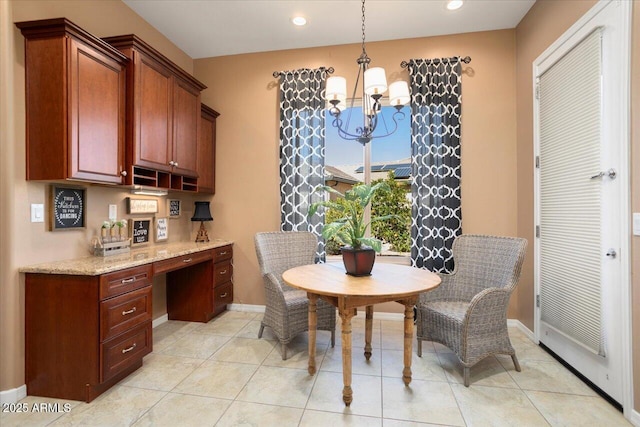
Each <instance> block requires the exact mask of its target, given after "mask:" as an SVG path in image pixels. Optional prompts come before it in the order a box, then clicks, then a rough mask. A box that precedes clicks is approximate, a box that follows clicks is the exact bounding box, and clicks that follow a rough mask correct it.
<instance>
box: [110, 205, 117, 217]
mask: <svg viewBox="0 0 640 427" xmlns="http://www.w3.org/2000/svg"><path fill="white" fill-rule="evenodd" d="M117 219H118V205H109V221H115V220H117Z"/></svg>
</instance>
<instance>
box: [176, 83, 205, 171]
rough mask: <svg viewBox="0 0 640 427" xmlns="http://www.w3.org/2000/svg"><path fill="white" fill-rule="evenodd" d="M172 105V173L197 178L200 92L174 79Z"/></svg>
mask: <svg viewBox="0 0 640 427" xmlns="http://www.w3.org/2000/svg"><path fill="white" fill-rule="evenodd" d="M173 104H174V105H173V162H174V164H173V172H175V173H177V174H179V175H187V176H194V177H197V176H198V173H197V171H196V170H197V168H198V156H197V150H198V135H199V133H200V130H199V126H200V91H199V90H198V89H195V88H193V87H192V86H191V85H189V84H187V83H186V82H184V81H182V80H181V79H179V78H176V79H175V85H174V92H173Z"/></svg>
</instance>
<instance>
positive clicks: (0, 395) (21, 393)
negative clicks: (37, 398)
mask: <svg viewBox="0 0 640 427" xmlns="http://www.w3.org/2000/svg"><path fill="white" fill-rule="evenodd" d="M25 397H27V385H26V384H22V385H21V386H20V387H18V388H12V389H11V390H3V391H0V403H18V402H19V401H21V400H22V399H24V398H25Z"/></svg>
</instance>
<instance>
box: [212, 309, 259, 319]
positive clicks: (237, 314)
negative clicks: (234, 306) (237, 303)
mask: <svg viewBox="0 0 640 427" xmlns="http://www.w3.org/2000/svg"><path fill="white" fill-rule="evenodd" d="M258 317H259V318H260V319H262V313H255V312H252V311H229V310H227V311H223V312H222V313H221V314H220V315H219V316H217V317H216V319H220V320H255V319H257V318H258Z"/></svg>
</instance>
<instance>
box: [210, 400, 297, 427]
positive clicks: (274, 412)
mask: <svg viewBox="0 0 640 427" xmlns="http://www.w3.org/2000/svg"><path fill="white" fill-rule="evenodd" d="M300 417H302V409H299V408H288V407H283V406H273V405H262V404H259V403H249V402H238V401H235V402H233V404H232V405H231V406H230V407H229V409H227V412H225V414H224V415H223V416H222V418H221V419H220V421H218V423H217V424H216V427H236V426H246V427H296V426H298V423H299V422H300Z"/></svg>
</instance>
